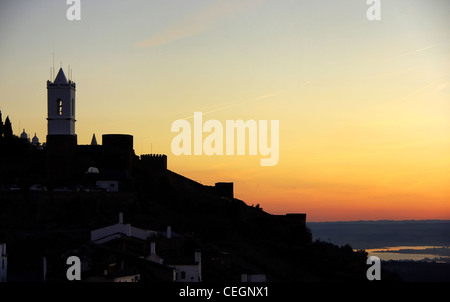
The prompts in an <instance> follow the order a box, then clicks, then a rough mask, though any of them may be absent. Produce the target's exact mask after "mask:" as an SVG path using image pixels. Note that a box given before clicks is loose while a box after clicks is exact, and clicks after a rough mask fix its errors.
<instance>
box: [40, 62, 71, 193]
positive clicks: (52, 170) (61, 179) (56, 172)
mask: <svg viewBox="0 0 450 302" xmlns="http://www.w3.org/2000/svg"><path fill="white" fill-rule="evenodd" d="M75 87H76V86H75V82H73V81H71V80H69V81H68V80H67V78H66V76H65V74H64V71H63V70H62V68H61V69H59V72H58V74H57V76H56V78H55V80H54V81H53V82H52V81H47V121H48V122H47V127H48V128H47V176H48V179H49V181H50V182H51V183H53V184H55V185H58V184H67V183H70V182H71V181H72V180H73V179H74V177H75V169H76V167H75V156H76V147H77V135H76V134H75V122H76V120H75Z"/></svg>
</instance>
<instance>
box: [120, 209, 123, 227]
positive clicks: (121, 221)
mask: <svg viewBox="0 0 450 302" xmlns="http://www.w3.org/2000/svg"><path fill="white" fill-rule="evenodd" d="M119 223H120V224H123V213H122V212H120V213H119Z"/></svg>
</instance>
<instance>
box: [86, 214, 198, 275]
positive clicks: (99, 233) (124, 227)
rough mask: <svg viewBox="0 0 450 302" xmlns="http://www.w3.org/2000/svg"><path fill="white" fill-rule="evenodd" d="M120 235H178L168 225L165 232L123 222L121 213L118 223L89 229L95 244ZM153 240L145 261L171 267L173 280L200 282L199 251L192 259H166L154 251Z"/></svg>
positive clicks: (143, 236)
mask: <svg viewBox="0 0 450 302" xmlns="http://www.w3.org/2000/svg"><path fill="white" fill-rule="evenodd" d="M121 236H128V237H134V238H137V239H140V240H144V241H146V240H149V239H150V240H153V239H152V238H154V239H155V240H157V239H158V238H161V236H163V237H162V238H163V239H164V240H177V238H179V236H178V235H177V234H174V233H173V232H172V228H171V227H170V226H168V227H167V231H166V232H156V231H151V230H144V229H140V228H136V227H133V226H131V224H124V223H123V214H122V213H120V214H119V223H117V224H113V225H110V226H107V227H104V228H101V229H96V230H93V231H91V241H92V242H94V243H96V244H103V243H105V242H109V241H111V240H114V239H118V238H120V237H121ZM156 247H157V246H156V243H155V241H151V242H150V255H148V256H147V257H145V259H146V260H147V261H151V262H154V263H158V264H162V265H165V266H167V267H170V268H173V279H172V280H173V281H174V282H201V281H202V257H201V252H200V251H195V252H194V255H193V259H192V261H187V262H186V261H183V260H181V259H171V260H170V261H166V260H165V259H164V258H163V257H161V256H159V255H158V254H157V253H156Z"/></svg>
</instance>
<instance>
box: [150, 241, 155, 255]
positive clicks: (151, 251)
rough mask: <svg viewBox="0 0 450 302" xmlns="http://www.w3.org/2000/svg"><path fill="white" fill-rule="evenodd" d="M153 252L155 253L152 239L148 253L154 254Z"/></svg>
mask: <svg viewBox="0 0 450 302" xmlns="http://www.w3.org/2000/svg"><path fill="white" fill-rule="evenodd" d="M155 254H156V248H155V242H154V241H152V242H150V255H155Z"/></svg>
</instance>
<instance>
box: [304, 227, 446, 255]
mask: <svg viewBox="0 0 450 302" xmlns="http://www.w3.org/2000/svg"><path fill="white" fill-rule="evenodd" d="M307 226H308V227H309V228H310V229H311V231H312V234H313V239H314V240H317V239H318V240H321V241H326V242H331V243H334V244H336V245H346V244H349V245H351V247H352V248H353V249H366V250H367V249H381V248H385V247H399V246H408V247H418V246H450V220H404V221H392V220H381V221H340V222H307Z"/></svg>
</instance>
